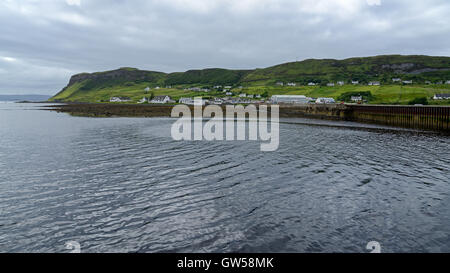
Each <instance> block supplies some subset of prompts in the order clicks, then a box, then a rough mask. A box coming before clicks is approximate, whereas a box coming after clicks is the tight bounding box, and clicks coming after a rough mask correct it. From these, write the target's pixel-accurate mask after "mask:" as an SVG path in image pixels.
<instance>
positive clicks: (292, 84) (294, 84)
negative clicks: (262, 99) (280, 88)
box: [287, 82, 297, 86]
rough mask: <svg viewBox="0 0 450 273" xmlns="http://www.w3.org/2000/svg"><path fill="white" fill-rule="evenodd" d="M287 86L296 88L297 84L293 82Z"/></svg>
mask: <svg viewBox="0 0 450 273" xmlns="http://www.w3.org/2000/svg"><path fill="white" fill-rule="evenodd" d="M287 86H297V84H296V83H295V82H288V83H287Z"/></svg>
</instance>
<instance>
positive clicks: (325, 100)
mask: <svg viewBox="0 0 450 273" xmlns="http://www.w3.org/2000/svg"><path fill="white" fill-rule="evenodd" d="M316 103H317V104H332V103H336V101H335V100H334V99H333V98H318V99H317V100H316Z"/></svg>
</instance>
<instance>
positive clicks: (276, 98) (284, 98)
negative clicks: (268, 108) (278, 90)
mask: <svg viewBox="0 0 450 273" xmlns="http://www.w3.org/2000/svg"><path fill="white" fill-rule="evenodd" d="M310 100H311V99H310V98H308V97H306V96H303V95H273V96H272V97H271V98H270V101H271V102H272V103H274V104H278V103H289V104H297V103H299V104H306V103H309V101H310Z"/></svg>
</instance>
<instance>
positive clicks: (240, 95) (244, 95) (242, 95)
mask: <svg viewBox="0 0 450 273" xmlns="http://www.w3.org/2000/svg"><path fill="white" fill-rule="evenodd" d="M239 97H240V98H246V97H247V94H244V93H242V94H239Z"/></svg>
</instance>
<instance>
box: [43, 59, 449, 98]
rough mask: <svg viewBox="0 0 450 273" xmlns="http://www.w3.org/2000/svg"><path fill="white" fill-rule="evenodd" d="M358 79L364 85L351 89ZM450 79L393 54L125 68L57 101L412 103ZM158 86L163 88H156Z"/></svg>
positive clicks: (79, 85) (95, 76)
mask: <svg viewBox="0 0 450 273" xmlns="http://www.w3.org/2000/svg"><path fill="white" fill-rule="evenodd" d="M392 78H401V79H402V80H413V82H414V85H402V84H393V82H392ZM352 80H357V81H359V82H360V83H361V84H360V85H351V84H350V82H351V81H352ZM447 80H450V57H428V56H400V55H391V56H376V57H367V58H351V59H346V60H331V59H326V60H305V61H302V62H293V63H286V64H281V65H277V66H273V67H269V68H265V69H255V70H227V69H205V70H190V71H187V72H180V73H170V74H166V73H162V72H154V71H143V70H138V69H135V68H121V69H118V70H112V71H106V72H97V73H92V74H88V73H83V74H78V75H74V76H72V78H71V79H70V82H69V84H68V85H67V86H66V87H65V88H64V89H63V90H61V92H59V93H58V94H57V95H55V96H54V97H53V98H51V100H53V101H55V100H57V101H79V102H98V101H107V100H109V98H110V97H112V96H126V97H130V98H132V99H133V100H134V101H138V100H139V99H141V98H142V97H143V96H149V95H150V94H149V93H146V92H145V91H144V89H145V88H146V87H150V88H152V90H151V93H153V94H154V95H156V96H157V95H170V96H172V97H174V98H175V99H176V98H179V97H182V96H196V95H197V96H199V95H200V96H201V95H204V96H222V95H223V93H222V92H220V91H221V90H217V91H212V92H208V93H199V92H192V91H185V90H184V89H185V88H188V87H202V88H212V87H213V86H216V85H222V86H223V85H230V86H233V87H234V91H235V92H236V93H239V92H245V93H249V94H264V93H266V94H269V95H274V94H301V95H307V96H311V97H333V98H335V99H337V98H338V97H339V96H340V95H342V94H344V93H349V92H371V94H372V97H371V100H370V103H386V104H407V103H409V102H410V101H411V100H413V99H415V98H420V97H427V98H431V97H432V96H433V95H434V94H435V93H450V86H449V85H445V84H425V83H426V82H427V81H430V82H432V83H437V82H440V81H443V82H445V81H447ZM337 81H344V82H345V83H346V85H344V86H336V87H327V86H326V84H327V83H329V82H337ZM370 81H380V82H381V83H382V86H367V85H366V84H367V83H368V82H370ZM277 82H284V83H287V82H295V83H297V86H295V87H287V86H278V85H276V83H277ZM309 82H315V83H317V84H318V86H312V87H311V86H306V85H307V83H309ZM156 87H160V88H159V89H155V88H156ZM240 87H242V89H241V88H240ZM440 103H444V102H440ZM449 103H450V102H449Z"/></svg>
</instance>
